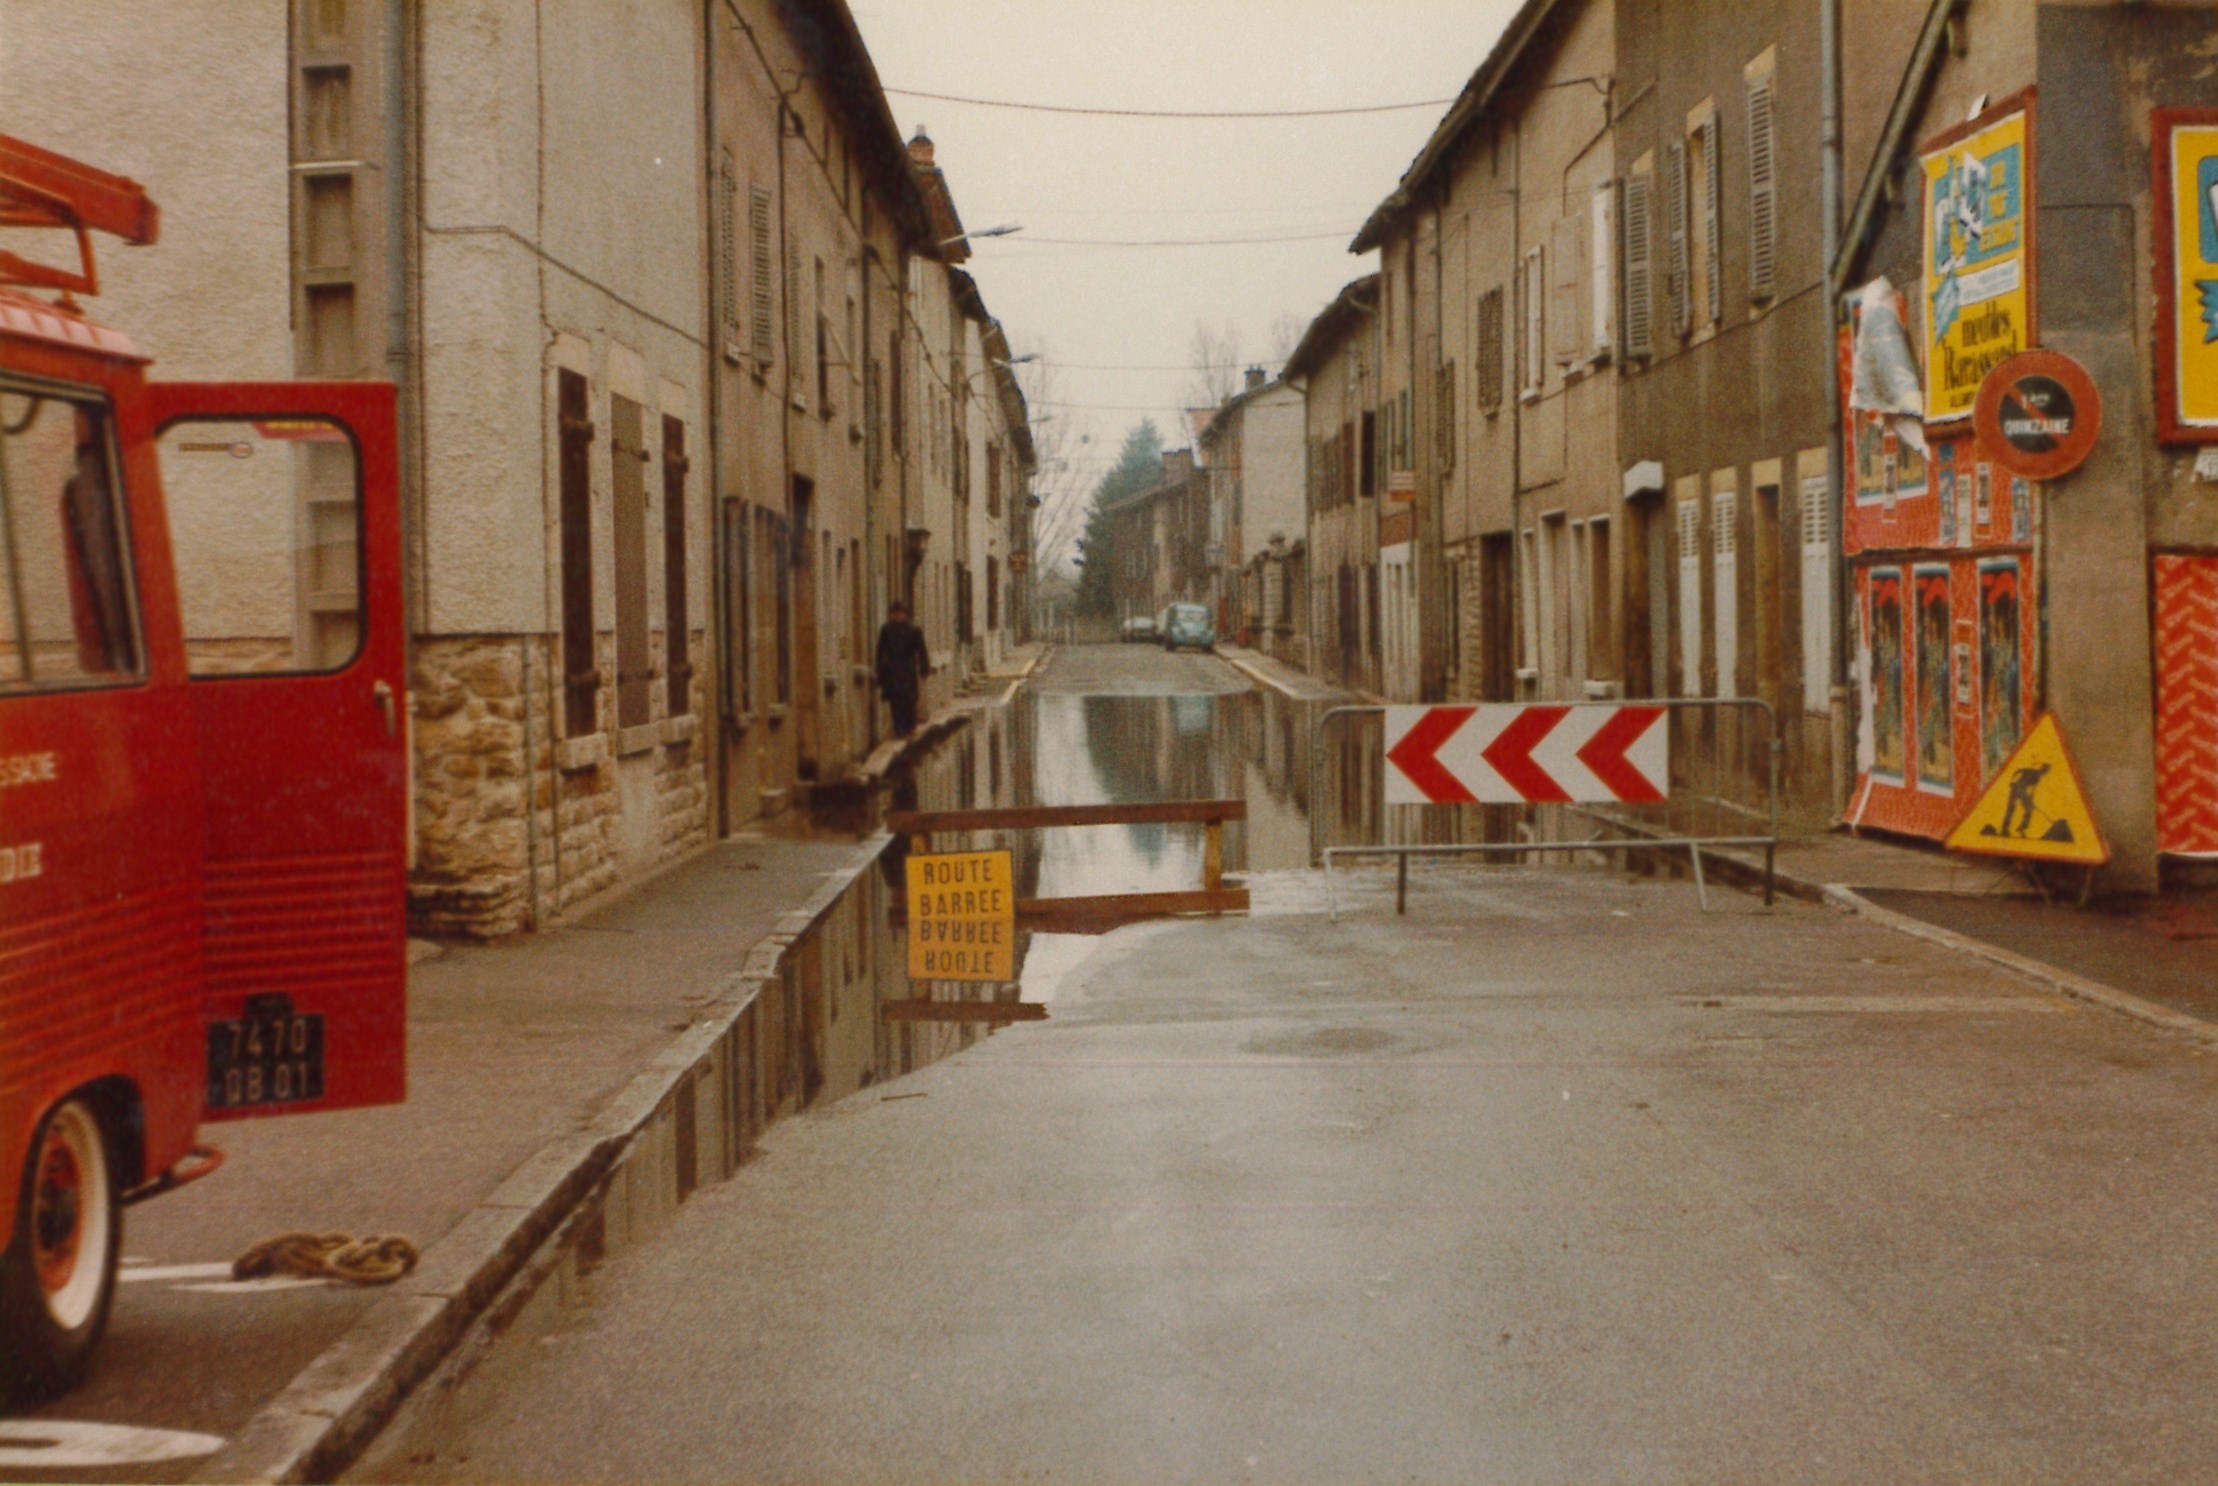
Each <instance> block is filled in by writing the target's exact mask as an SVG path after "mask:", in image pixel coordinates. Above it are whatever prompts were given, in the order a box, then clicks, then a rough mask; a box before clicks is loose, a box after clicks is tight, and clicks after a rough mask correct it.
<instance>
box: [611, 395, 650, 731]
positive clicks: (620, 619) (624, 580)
mask: <svg viewBox="0 0 2218 1486" xmlns="http://www.w3.org/2000/svg"><path fill="white" fill-rule="evenodd" d="M645 417H646V409H645V408H643V407H641V406H640V405H639V404H638V403H636V402H633V401H632V400H631V399H630V398H628V397H625V396H623V395H622V394H620V393H618V394H611V396H610V397H609V418H608V422H609V439H608V451H609V459H610V469H609V475H610V481H609V493H610V496H611V499H612V500H613V503H614V506H615V510H614V513H613V515H614V520H613V521H612V523H611V525H612V526H613V528H614V531H615V537H616V554H615V555H616V725H617V726H618V727H624V728H635V727H638V726H640V725H641V724H643V723H647V722H651V721H653V720H654V702H653V693H652V691H651V689H650V688H651V685H652V677H653V674H654V663H653V658H652V652H651V650H650V647H649V643H648V639H647V478H646V476H647V471H646V468H645V466H646V463H647V460H648V457H649V456H648V452H647V444H646V427H645Z"/></svg>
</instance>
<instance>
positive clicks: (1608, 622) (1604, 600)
mask: <svg viewBox="0 0 2218 1486" xmlns="http://www.w3.org/2000/svg"><path fill="white" fill-rule="evenodd" d="M1586 574H1587V631H1586V633H1587V674H1588V675H1589V676H1592V677H1594V678H1595V679H1596V680H1609V679H1611V678H1613V677H1615V676H1616V675H1617V627H1616V625H1615V624H1614V623H1613V619H1614V617H1615V616H1614V614H1613V613H1612V610H1613V607H1614V605H1613V602H1612V601H1613V598H1614V595H1615V593H1616V587H1615V576H1616V575H1615V574H1614V573H1613V572H1612V571H1611V568H1610V523H1609V520H1608V518H1607V517H1601V516H1597V517H1596V518H1594V519H1593V520H1592V521H1589V522H1588V523H1587V524H1586Z"/></svg>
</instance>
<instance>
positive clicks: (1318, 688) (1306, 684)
mask: <svg viewBox="0 0 2218 1486" xmlns="http://www.w3.org/2000/svg"><path fill="white" fill-rule="evenodd" d="M1217 654H1218V656H1219V657H1220V658H1221V659H1222V660H1223V661H1224V662H1225V663H1226V664H1227V665H1229V666H1231V667H1232V668H1233V669H1234V670H1236V671H1238V672H1240V673H1241V674H1242V675H1243V676H1246V677H1247V678H1248V679H1249V680H1250V681H1253V682H1255V683H1256V684H1257V685H1258V686H1268V687H1269V688H1271V690H1273V691H1275V692H1278V693H1279V694H1280V695H1281V696H1284V697H1286V698H1288V699H1289V700H1291V701H1296V702H1334V703H1342V704H1358V703H1362V702H1364V701H1366V700H1367V698H1365V697H1363V696H1362V695H1360V694H1359V693H1356V692H1352V691H1344V690H1342V689H1341V688H1339V687H1337V686H1334V685H1333V684H1332V683H1331V682H1329V681H1320V680H1318V679H1317V678H1316V677H1315V676H1312V675H1310V674H1309V673H1308V672H1307V671H1300V670H1296V669H1295V668H1294V667H1292V666H1290V665H1288V664H1287V663H1286V662H1284V661H1282V660H1278V659H1275V658H1274V657H1272V656H1268V655H1265V654H1264V653H1263V652H1262V651H1260V650H1250V649H1248V648H1247V647H1246V646H1244V645H1230V644H1225V643H1222V642H1220V643H1219V644H1218V646H1217Z"/></svg>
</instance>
